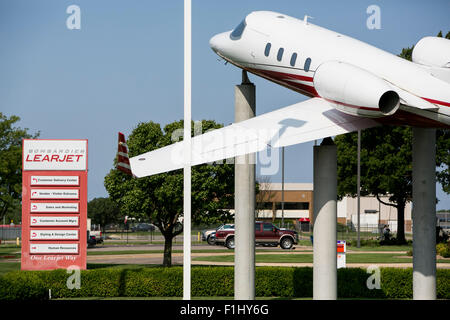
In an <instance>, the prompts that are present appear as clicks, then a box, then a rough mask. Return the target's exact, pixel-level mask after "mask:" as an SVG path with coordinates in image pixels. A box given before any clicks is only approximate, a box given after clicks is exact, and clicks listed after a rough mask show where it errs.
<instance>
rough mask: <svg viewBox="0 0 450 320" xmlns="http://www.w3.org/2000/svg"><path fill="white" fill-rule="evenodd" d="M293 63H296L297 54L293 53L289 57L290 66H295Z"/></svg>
mask: <svg viewBox="0 0 450 320" xmlns="http://www.w3.org/2000/svg"><path fill="white" fill-rule="evenodd" d="M295 61H297V53H295V52H294V53H293V54H292V56H291V66H293V67H294V66H295Z"/></svg>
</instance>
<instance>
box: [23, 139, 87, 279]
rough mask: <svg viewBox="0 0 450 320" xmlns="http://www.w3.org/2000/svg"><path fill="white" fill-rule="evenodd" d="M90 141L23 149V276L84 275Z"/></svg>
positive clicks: (29, 143)
mask: <svg viewBox="0 0 450 320" xmlns="http://www.w3.org/2000/svg"><path fill="white" fill-rule="evenodd" d="M87 153H88V142H87V140H40V139H39V140H35V139H25V140H23V145H22V257H21V269H22V270H50V269H67V268H68V267H74V266H75V267H78V268H80V269H86V247H87V238H86V230H87V225H86V224H87Z"/></svg>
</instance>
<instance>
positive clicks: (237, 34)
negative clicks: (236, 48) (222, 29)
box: [230, 19, 247, 40]
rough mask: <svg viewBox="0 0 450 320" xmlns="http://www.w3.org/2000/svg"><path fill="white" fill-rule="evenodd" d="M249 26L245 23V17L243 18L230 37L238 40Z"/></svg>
mask: <svg viewBox="0 0 450 320" xmlns="http://www.w3.org/2000/svg"><path fill="white" fill-rule="evenodd" d="M246 26H247V24H246V23H245V19H244V20H242V22H241V23H239V25H238V26H237V27H236V28H234V30H233V32H231V34H230V38H231V40H238V39H240V38H241V36H242V33H244V29H245V27H246Z"/></svg>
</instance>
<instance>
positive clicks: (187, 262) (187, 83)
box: [183, 0, 191, 300]
mask: <svg viewBox="0 0 450 320" xmlns="http://www.w3.org/2000/svg"><path fill="white" fill-rule="evenodd" d="M183 140H184V146H185V153H184V154H185V165H184V170H183V174H184V201H183V206H184V218H183V300H190V299H191V0H184V139H183Z"/></svg>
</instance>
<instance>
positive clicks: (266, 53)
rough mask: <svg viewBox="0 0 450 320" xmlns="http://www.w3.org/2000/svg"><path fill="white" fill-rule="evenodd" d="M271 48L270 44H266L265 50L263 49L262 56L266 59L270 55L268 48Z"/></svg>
mask: <svg viewBox="0 0 450 320" xmlns="http://www.w3.org/2000/svg"><path fill="white" fill-rule="evenodd" d="M271 46H272V44H271V43H270V42H269V43H267V44H266V48H265V49H264V55H265V56H266V57H268V56H269V53H270V47H271Z"/></svg>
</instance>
